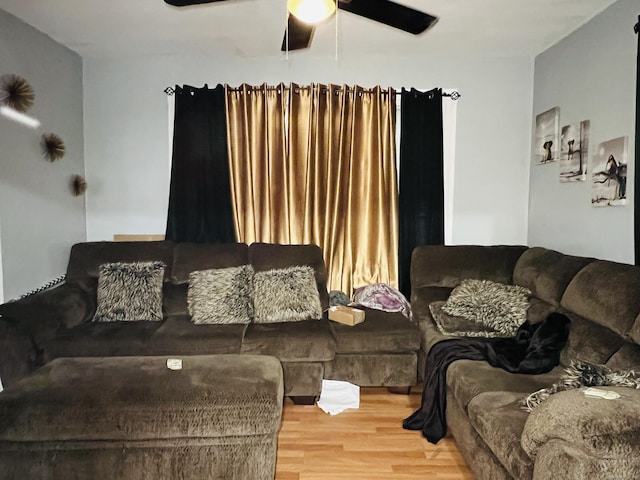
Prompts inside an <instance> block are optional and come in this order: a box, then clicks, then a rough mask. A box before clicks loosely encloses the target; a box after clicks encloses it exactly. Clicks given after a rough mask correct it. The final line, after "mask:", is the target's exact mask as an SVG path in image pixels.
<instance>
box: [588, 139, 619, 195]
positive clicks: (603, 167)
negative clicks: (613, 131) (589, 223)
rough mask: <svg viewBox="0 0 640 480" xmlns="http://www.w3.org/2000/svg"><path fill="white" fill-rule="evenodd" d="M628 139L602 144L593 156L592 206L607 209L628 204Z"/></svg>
mask: <svg viewBox="0 0 640 480" xmlns="http://www.w3.org/2000/svg"><path fill="white" fill-rule="evenodd" d="M627 142H628V137H620V138H615V139H613V140H609V141H607V142H602V143H601V144H600V145H598V146H597V147H596V151H595V153H594V155H593V164H594V168H593V173H592V174H591V179H592V185H593V187H592V194H591V205H593V206H594V207H606V206H616V205H626V204H627Z"/></svg>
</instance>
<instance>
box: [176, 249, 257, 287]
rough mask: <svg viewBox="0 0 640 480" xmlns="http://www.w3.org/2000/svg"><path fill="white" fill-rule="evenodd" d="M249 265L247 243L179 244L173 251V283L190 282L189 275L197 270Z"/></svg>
mask: <svg viewBox="0 0 640 480" xmlns="http://www.w3.org/2000/svg"><path fill="white" fill-rule="evenodd" d="M247 263H249V247H248V246H247V244H246V243H223V244H213V243H188V242H185V243H178V244H176V246H175V248H174V249H173V268H172V271H171V281H172V282H173V283H177V284H182V283H188V282H189V274H190V273H191V272H195V271H197V270H211V269H215V268H227V267H239V266H240V265H246V264H247Z"/></svg>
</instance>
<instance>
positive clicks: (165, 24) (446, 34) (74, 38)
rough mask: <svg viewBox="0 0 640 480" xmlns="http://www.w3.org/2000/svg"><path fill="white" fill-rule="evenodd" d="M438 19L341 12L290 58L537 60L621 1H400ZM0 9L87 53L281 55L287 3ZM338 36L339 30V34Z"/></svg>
mask: <svg viewBox="0 0 640 480" xmlns="http://www.w3.org/2000/svg"><path fill="white" fill-rule="evenodd" d="M396 1H397V2H398V3H403V4H404V5H407V6H410V7H413V8H416V9H419V10H423V11H426V12H427V13H430V14H432V15H436V16H439V17H440V21H439V22H438V23H437V24H436V25H435V26H434V27H433V28H432V29H430V30H428V31H427V32H425V33H423V34H421V35H419V36H413V35H411V34H408V33H404V32H402V31H399V30H396V29H393V28H391V27H387V26H386V25H383V24H379V23H375V22H373V21H371V20H367V19H364V18H362V17H359V16H357V15H353V14H350V13H348V12H344V11H341V10H339V11H338V19H337V29H336V19H335V18H332V19H330V20H328V21H327V22H325V23H323V24H322V25H320V26H318V27H317V28H316V34H315V37H314V41H313V44H312V46H311V49H310V50H308V51H301V52H293V53H291V55H314V56H315V55H327V54H331V55H332V54H333V53H334V52H335V50H336V35H337V38H338V42H337V46H338V53H339V54H345V55H362V54H368V53H385V54H389V53H391V54H393V53H395V54H408V55H413V54H418V53H423V54H442V55H469V54H470V55H492V56H493V55H500V56H510V55H532V56H533V55H536V54H538V53H540V52H542V51H543V50H545V49H546V48H547V47H549V46H550V45H552V44H554V43H555V42H557V41H558V40H560V39H561V38H563V37H564V36H566V35H567V34H568V33H570V32H572V31H573V30H575V29H576V28H577V27H579V26H580V25H582V24H584V23H586V22H587V21H588V20H589V19H591V18H592V17H593V16H595V15H596V14H598V13H599V12H601V11H602V10H604V9H605V8H606V7H608V6H609V5H611V4H612V3H614V2H615V0H396ZM0 8H2V9H4V10H6V11H7V12H9V13H11V14H13V15H15V16H16V17H18V18H20V19H22V20H23V21H25V22H26V23H29V24H31V25H33V26H34V27H36V28H37V29H38V30H40V31H42V32H44V33H46V34H48V35H49V36H51V37H52V38H54V39H55V40H57V41H58V42H60V43H62V44H64V45H66V46H68V47H69V48H71V49H72V50H75V51H76V52H78V53H79V54H80V55H82V56H83V57H84V56H91V57H96V56H103V55H118V56H122V55H141V54H145V55H148V54H175V53H183V54H184V53H185V52H197V53H206V54H209V55H211V54H218V53H219V54H235V55H242V56H246V57H260V56H270V55H278V54H280V53H279V52H280V45H281V42H282V37H283V32H284V26H285V24H286V0H227V1H221V2H217V3H210V4H205V5H199V6H193V7H187V8H176V7H172V6H169V5H167V4H165V3H164V1H163V0H0ZM336 30H337V32H336Z"/></svg>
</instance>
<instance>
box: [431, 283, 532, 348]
mask: <svg viewBox="0 0 640 480" xmlns="http://www.w3.org/2000/svg"><path fill="white" fill-rule="evenodd" d="M529 295H531V291H530V290H529V289H527V288H524V287H520V286H518V285H505V284H503V283H497V282H492V281H490V280H475V279H465V280H462V282H461V283H460V285H458V286H457V287H456V288H454V289H453V291H452V292H451V295H450V296H449V298H448V299H447V301H446V302H445V304H444V305H443V306H442V310H443V311H444V312H445V313H447V314H449V315H454V316H456V317H462V318H466V319H467V320H471V321H474V322H477V323H481V324H483V325H485V326H486V327H488V328H490V329H491V330H493V331H495V332H498V333H499V334H500V335H501V336H505V337H509V336H513V335H514V334H515V332H516V331H517V330H518V328H519V327H520V325H522V324H523V323H524V322H525V320H526V319H527V309H528V308H529V300H528V298H529Z"/></svg>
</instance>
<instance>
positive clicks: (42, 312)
mask: <svg viewBox="0 0 640 480" xmlns="http://www.w3.org/2000/svg"><path fill="white" fill-rule="evenodd" d="M94 313H95V300H94V299H92V298H91V296H90V295H89V293H88V292H87V291H86V289H85V288H84V287H83V285H82V284H80V283H76V282H72V283H63V284H62V285H59V286H57V287H55V288H52V289H50V290H45V291H43V292H40V293H37V294H35V295H30V296H28V297H24V298H21V299H20V300H16V301H13V302H9V303H5V304H2V305H0V316H1V317H2V319H3V321H5V322H7V323H9V324H10V325H13V326H16V327H18V328H19V329H22V330H23V331H24V332H26V333H29V334H31V335H34V336H35V337H36V338H38V337H46V333H45V332H52V331H56V330H58V329H59V328H71V327H74V326H76V325H79V324H80V323H82V322H84V321H86V320H88V319H89V318H91V316H92V315H93V314H94Z"/></svg>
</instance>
